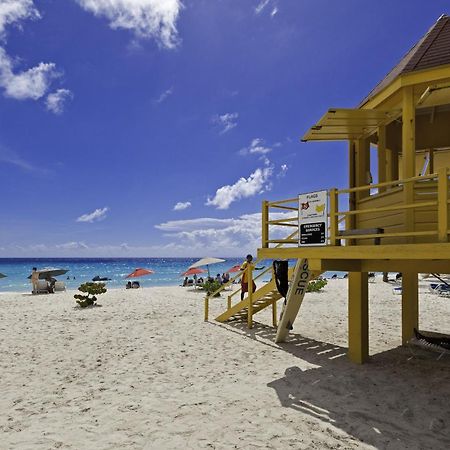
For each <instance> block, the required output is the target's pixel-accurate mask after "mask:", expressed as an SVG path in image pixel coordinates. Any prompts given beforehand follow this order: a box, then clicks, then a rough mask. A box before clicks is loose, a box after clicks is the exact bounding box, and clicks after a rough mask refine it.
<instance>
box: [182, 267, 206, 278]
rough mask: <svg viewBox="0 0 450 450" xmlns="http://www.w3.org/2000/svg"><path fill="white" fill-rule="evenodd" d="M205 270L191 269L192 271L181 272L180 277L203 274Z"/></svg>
mask: <svg viewBox="0 0 450 450" xmlns="http://www.w3.org/2000/svg"><path fill="white" fill-rule="evenodd" d="M205 272H206V270H203V269H199V268H198V267H193V268H192V269H188V270H186V272H183V273H182V274H181V275H180V276H182V277H188V276H190V275H198V274H199V273H205Z"/></svg>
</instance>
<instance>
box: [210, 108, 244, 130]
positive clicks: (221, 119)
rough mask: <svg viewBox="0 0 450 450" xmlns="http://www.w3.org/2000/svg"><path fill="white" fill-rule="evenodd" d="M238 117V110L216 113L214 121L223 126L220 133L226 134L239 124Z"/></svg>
mask: <svg viewBox="0 0 450 450" xmlns="http://www.w3.org/2000/svg"><path fill="white" fill-rule="evenodd" d="M238 117H239V114H238V113H237V112H235V113H226V114H222V115H215V116H214V117H213V118H212V122H213V123H214V124H216V125H218V126H219V127H220V128H221V131H220V134H225V133H227V132H228V131H230V130H232V129H233V128H234V127H236V126H237V119H238Z"/></svg>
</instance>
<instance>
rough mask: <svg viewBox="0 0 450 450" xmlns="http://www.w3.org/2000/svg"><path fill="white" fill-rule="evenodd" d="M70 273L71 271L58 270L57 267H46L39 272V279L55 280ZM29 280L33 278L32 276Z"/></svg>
mask: <svg viewBox="0 0 450 450" xmlns="http://www.w3.org/2000/svg"><path fill="white" fill-rule="evenodd" d="M68 271H69V269H58V268H56V267H44V268H43V269H39V270H38V271H37V272H38V273H39V279H40V280H45V279H46V278H48V277H50V278H53V277H57V276H59V275H64V274H65V273H67V272H68ZM28 278H31V275H30V276H29V277H28Z"/></svg>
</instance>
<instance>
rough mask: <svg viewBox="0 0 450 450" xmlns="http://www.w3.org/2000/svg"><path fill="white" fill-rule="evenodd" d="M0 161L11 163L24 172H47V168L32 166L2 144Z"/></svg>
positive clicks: (0, 146)
mask: <svg viewBox="0 0 450 450" xmlns="http://www.w3.org/2000/svg"><path fill="white" fill-rule="evenodd" d="M0 163H7V164H12V165H14V166H16V167H19V168H21V169H22V170H25V171H26V172H38V173H41V174H45V173H48V169H46V168H41V167H38V166H34V165H33V164H31V163H30V162H28V161H26V160H24V159H23V158H22V157H20V156H19V155H18V154H17V153H16V152H13V151H11V150H9V149H8V148H6V147H3V146H2V145H0Z"/></svg>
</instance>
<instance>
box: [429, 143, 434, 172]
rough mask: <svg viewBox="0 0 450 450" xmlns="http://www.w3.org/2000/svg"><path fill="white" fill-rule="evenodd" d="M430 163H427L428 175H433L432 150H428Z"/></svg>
mask: <svg viewBox="0 0 450 450" xmlns="http://www.w3.org/2000/svg"><path fill="white" fill-rule="evenodd" d="M428 157H429V158H430V162H429V163H428V173H434V149H432V148H430V150H429V151H428Z"/></svg>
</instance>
